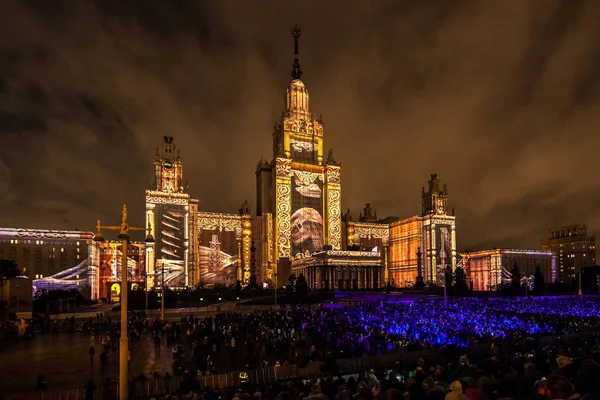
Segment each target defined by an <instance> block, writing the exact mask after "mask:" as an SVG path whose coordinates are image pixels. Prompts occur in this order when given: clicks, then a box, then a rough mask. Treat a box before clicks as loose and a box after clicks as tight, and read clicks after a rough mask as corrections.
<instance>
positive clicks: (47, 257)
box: [0, 228, 94, 280]
mask: <svg viewBox="0 0 600 400" xmlns="http://www.w3.org/2000/svg"><path fill="white" fill-rule="evenodd" d="M93 237H94V234H93V233H92V232H80V231H59V230H44V229H16V228H0V259H6V260H12V261H14V262H16V263H17V265H18V267H19V268H20V269H21V270H22V272H23V275H24V276H27V277H29V278H30V279H33V280H35V279H41V278H44V277H49V276H52V275H55V274H57V273H59V272H62V271H65V270H67V269H69V268H72V267H73V266H76V265H78V264H80V263H81V262H83V261H84V260H87V258H88V245H89V244H91V242H92V238H93Z"/></svg>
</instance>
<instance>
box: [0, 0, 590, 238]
mask: <svg viewBox="0 0 600 400" xmlns="http://www.w3.org/2000/svg"><path fill="white" fill-rule="evenodd" d="M0 9H1V12H0V15H1V16H0V140H1V142H0V226H5V227H6V226H9V227H30V228H52V229H75V228H78V229H81V230H93V227H94V224H95V220H96V219H97V218H101V219H102V220H103V223H117V222H118V221H119V211H120V208H121V205H122V204H123V203H124V202H126V203H127V204H128V206H129V207H130V209H131V210H132V212H131V217H132V221H131V222H132V223H135V224H137V225H143V223H144V212H143V210H144V187H145V184H146V180H147V179H148V180H149V181H152V159H153V156H154V151H155V148H156V146H157V145H160V144H161V141H162V137H163V136H164V135H172V136H174V137H175V141H176V144H177V145H178V146H179V147H180V148H181V150H182V157H183V160H184V180H188V181H189V184H190V189H191V193H192V195H193V196H195V197H198V198H199V199H200V208H201V209H202V210H205V211H216V212H237V209H238V207H239V205H240V204H241V203H242V202H243V201H244V200H246V199H247V200H248V201H249V202H250V203H251V204H252V205H253V210H254V204H255V201H256V189H255V174H254V172H255V169H256V163H257V162H258V160H259V159H260V158H261V157H262V156H265V157H268V158H269V159H270V158H271V156H272V153H271V152H272V147H271V146H272V128H273V124H274V123H275V122H277V121H278V120H279V118H280V113H281V111H282V110H283V107H284V95H285V90H286V87H287V83H288V82H289V80H290V79H291V77H290V71H291V65H292V57H293V39H292V38H291V36H290V27H291V26H292V25H294V24H295V23H298V24H299V25H300V26H301V28H302V31H303V34H302V37H301V39H300V60H301V67H302V70H303V72H304V74H303V76H302V78H303V81H304V82H305V83H306V85H307V87H308V89H309V91H310V94H311V111H312V112H313V113H315V114H317V115H319V114H322V115H323V120H324V122H325V148H326V151H327V149H328V148H330V147H333V148H334V150H335V157H336V159H337V160H338V161H340V162H342V195H343V207H344V209H347V208H350V209H352V210H353V214H354V216H355V218H357V217H358V213H359V210H360V209H361V208H362V207H363V206H364V203H366V202H370V203H372V204H373V206H374V207H375V208H376V210H377V213H378V216H379V217H385V216H387V215H394V216H399V217H409V216H412V215H414V214H417V213H419V212H420V210H421V205H420V201H421V199H420V195H421V186H423V185H425V184H426V181H427V180H428V178H429V174H431V173H438V174H439V177H440V178H441V179H442V180H443V182H444V183H446V184H447V185H448V189H449V198H450V201H449V203H450V207H455V208H456V213H457V230H458V232H457V241H458V247H459V248H461V249H465V248H471V249H473V248H491V247H518V248H539V246H540V240H541V239H542V238H545V237H546V236H547V229H548V228H550V227H553V226H556V225H567V224H571V223H587V224H588V226H589V228H590V229H589V231H590V232H591V233H594V232H597V231H598V229H599V228H600V211H599V210H598V204H599V201H598V200H599V194H600V179H598V173H599V172H600V164H599V163H598V159H597V153H598V148H599V147H598V145H599V144H600V41H599V40H598V38H600V24H599V23H598V21H599V20H600V2H597V1H577V0H568V1H548V0H545V1H533V0H528V1H523V0H508V1H461V0H448V1H401V0H389V1H383V0H382V1H363V0H356V1H306V0H304V1H301V2H293V1H281V0H274V1H230V0H227V1H205V2H202V1H191V0H169V1H164V0H154V1H153V0H137V1H133V0H127V1H118V0H112V1H111V0H98V1H95V2H94V1H83V0H71V1H66V0H64V1H58V0H53V1H22V0H3V1H2V4H1V5H0Z"/></svg>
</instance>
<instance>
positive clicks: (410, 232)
mask: <svg viewBox="0 0 600 400" xmlns="http://www.w3.org/2000/svg"><path fill="white" fill-rule="evenodd" d="M452 214H453V213H452ZM389 247H390V249H389V253H390V255H389V277H390V281H392V280H393V283H394V284H395V285H396V286H399V287H403V286H408V285H410V284H411V283H414V282H415V281H416V278H417V275H418V273H419V266H421V267H420V268H421V269H422V271H421V274H422V276H423V280H424V282H426V283H434V284H437V285H443V284H444V283H445V281H444V270H445V269H446V267H451V268H452V271H454V269H456V261H457V252H456V217H455V216H454V215H450V214H449V213H448V189H447V188H446V185H443V186H441V182H440V180H439V179H438V177H437V174H431V176H430V179H429V182H428V188H427V190H426V189H425V187H423V189H422V192H421V215H420V216H414V217H410V218H407V219H403V220H398V221H394V222H391V223H390V243H389ZM419 250H420V253H419ZM417 254H420V257H421V260H419V256H418V255H417ZM419 261H420V262H419Z"/></svg>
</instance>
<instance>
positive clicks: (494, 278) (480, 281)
mask: <svg viewBox="0 0 600 400" xmlns="http://www.w3.org/2000/svg"><path fill="white" fill-rule="evenodd" d="M462 262H463V265H464V268H465V271H466V273H467V280H469V281H472V282H473V290H478V291H480V290H496V289H497V288H498V286H499V285H501V284H503V283H509V282H510V271H511V270H512V269H513V267H514V265H515V264H516V265H517V267H518V268H519V271H520V272H521V276H527V277H529V276H532V275H533V274H534V273H535V270H536V268H537V267H538V266H539V267H540V270H541V272H542V275H544V282H546V283H551V282H554V279H555V278H556V255H555V254H554V253H553V252H551V251H539V250H514V249H493V250H481V251H474V252H469V253H465V254H463V260H462Z"/></svg>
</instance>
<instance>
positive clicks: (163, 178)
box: [153, 136, 185, 193]
mask: <svg viewBox="0 0 600 400" xmlns="http://www.w3.org/2000/svg"><path fill="white" fill-rule="evenodd" d="M154 173H155V175H154V177H155V180H154V187H153V190H157V191H161V192H167V193H178V192H179V193H182V192H183V191H184V189H185V188H184V187H183V186H182V182H181V179H182V177H183V163H182V162H181V156H180V154H179V150H177V149H176V147H175V144H174V143H173V136H165V137H164V142H163V147H162V154H159V152H158V148H157V149H156V155H155V158H154Z"/></svg>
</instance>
